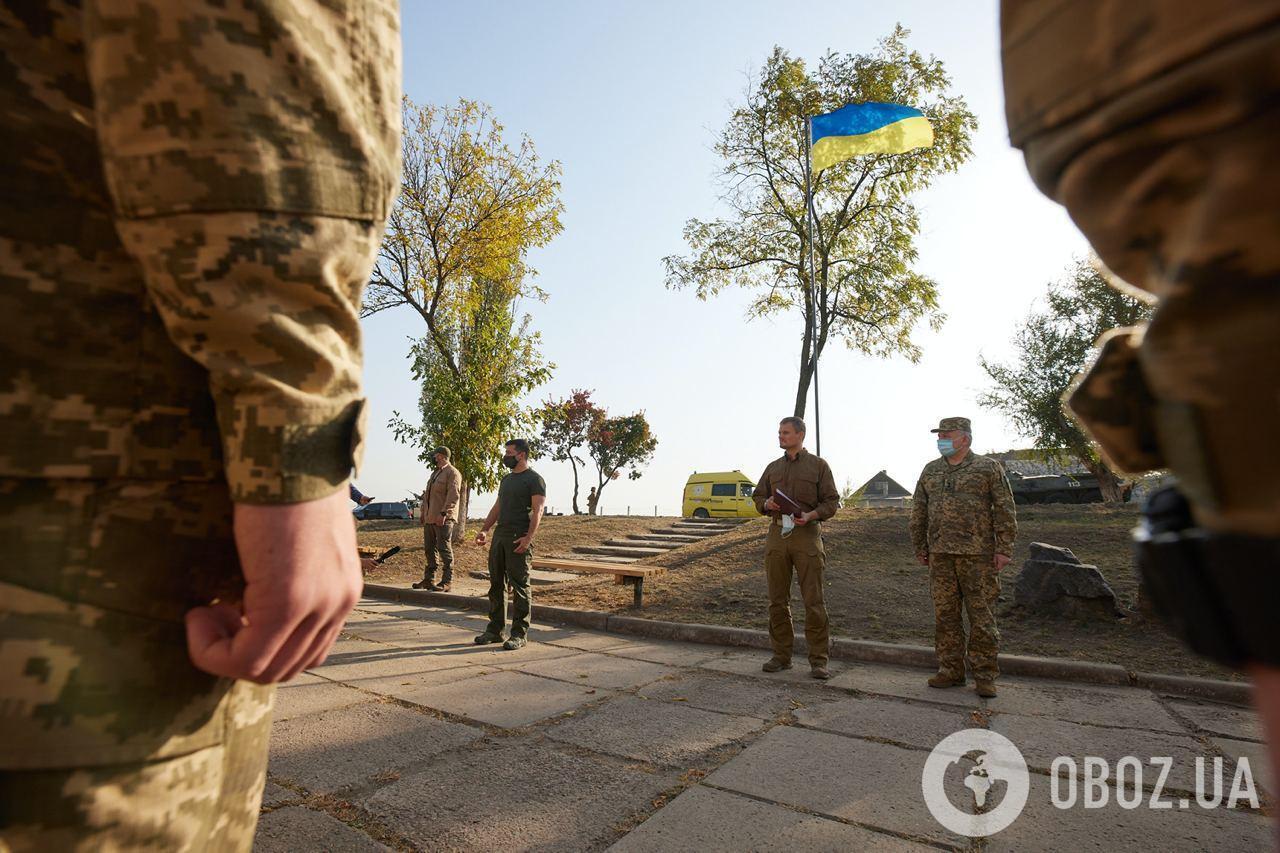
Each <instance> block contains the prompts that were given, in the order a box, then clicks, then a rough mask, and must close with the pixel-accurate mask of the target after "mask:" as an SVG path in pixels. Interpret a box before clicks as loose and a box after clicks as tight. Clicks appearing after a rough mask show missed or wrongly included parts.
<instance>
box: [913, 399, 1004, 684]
mask: <svg viewBox="0 0 1280 853" xmlns="http://www.w3.org/2000/svg"><path fill="white" fill-rule="evenodd" d="M932 432H934V433H936V434H937V436H938V453H939V457H938V458H937V459H935V460H933V461H932V462H930V463H929V464H928V465H925V466H924V471H923V472H922V473H921V474H920V480H919V482H917V483H916V491H915V496H914V497H913V498H912V505H911V542H912V545H913V547H914V548H915V552H916V559H917V560H918V561H919V562H920V564H921V565H925V566H928V567H929V590H930V593H931V594H932V596H933V611H934V648H935V651H936V652H937V655H938V672H937V674H936V675H934V676H932V677H931V678H930V679H929V686H930V687H959V686H961V685H963V684H964V683H965V674H964V668H965V661H966V659H967V661H968V664H969V669H971V670H972V671H973V677H974V681H975V684H976V690H977V692H978V695H979V696H986V697H991V696H995V695H996V686H995V682H996V678H997V677H999V675H1000V667H999V665H998V663H997V662H996V656H997V655H998V654H999V651H1000V629H999V628H998V627H997V626H996V614H995V606H996V600H997V598H998V596H999V595H1000V570H1001V569H1003V568H1004V567H1005V565H1006V564H1008V562H1009V560H1010V558H1011V556H1012V555H1013V540H1014V537H1015V536H1016V535H1017V532H1018V522H1017V518H1016V516H1015V514H1014V506H1013V492H1012V491H1010V489H1009V481H1008V479H1007V478H1006V477H1005V475H1004V468H1002V467H1001V465H1000V463H999V462H997V461H995V460H994V459H990V458H988V457H985V456H979V455H977V454H975V453H974V452H973V451H972V450H971V449H970V448H971V447H972V445H973V429H972V426H971V425H970V423H969V419H968V418H943V419H942V421H941V422H939V424H938V428H937V429H935V430H932ZM961 607H963V608H964V612H965V614H967V615H968V617H969V638H968V643H967V646H968V649H967V654H966V642H965V635H964V623H963V620H962V617H961V613H960V609H961Z"/></svg>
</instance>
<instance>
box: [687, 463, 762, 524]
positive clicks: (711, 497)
mask: <svg viewBox="0 0 1280 853" xmlns="http://www.w3.org/2000/svg"><path fill="white" fill-rule="evenodd" d="M755 487H756V484H755V483H753V482H751V480H750V479H749V478H748V477H747V475H746V474H744V473H742V472H741V471H711V472H708V473H706V474H699V473H697V472H696V471H695V472H694V473H693V474H691V475H690V476H689V482H687V483H685V484H684V508H683V509H681V510H680V513H681V514H682V515H684V516H685V517H686V518H687V517H689V516H693V517H694V518H755V517H756V516H757V515H759V514H760V513H758V512H756V505H755V502H754V501H752V500H751V492H752V491H753V490H754V489H755Z"/></svg>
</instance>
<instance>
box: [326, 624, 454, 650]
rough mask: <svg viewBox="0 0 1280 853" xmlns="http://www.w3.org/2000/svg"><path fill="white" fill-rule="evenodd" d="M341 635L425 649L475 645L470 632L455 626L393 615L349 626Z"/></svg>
mask: <svg viewBox="0 0 1280 853" xmlns="http://www.w3.org/2000/svg"><path fill="white" fill-rule="evenodd" d="M344 633H348V634H351V635H353V636H355V637H358V638H360V639H363V640H372V641H374V642H376V643H388V644H390V645H394V646H404V647H406V648H413V649H424V650H425V649H431V650H435V649H446V648H468V647H470V646H472V645H474V643H473V642H472V639H473V638H474V637H475V634H474V633H473V632H471V631H468V630H467V629H465V628H462V627H459V626H456V625H442V624H440V623H439V622H426V621H423V620H418V619H404V618H400V617H394V616H388V617H384V618H383V619H381V620H377V621H366V622H359V623H357V624H355V625H350V626H348V627H347V628H346V629H344Z"/></svg>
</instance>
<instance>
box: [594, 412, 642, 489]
mask: <svg viewBox="0 0 1280 853" xmlns="http://www.w3.org/2000/svg"><path fill="white" fill-rule="evenodd" d="M587 449H588V452H589V454H590V456H591V460H592V461H593V462H595V465H596V495H603V494H604V487H605V486H606V485H608V484H609V483H610V482H611V481H613V480H616V479H618V477H620V476H621V474H622V470H623V469H624V468H630V469H631V470H630V471H629V472H628V474H627V478H628V479H630V480H638V479H640V476H641V474H642V471H641V470H640V469H641V468H642V467H643V466H645V465H648V464H649V462H650V461H652V459H653V453H654V451H655V450H657V449H658V439H657V436H655V435H654V434H653V432H652V430H650V428H649V421H648V419H647V418H645V416H644V412H636V413H635V414H634V415H623V416H621V417H616V418H614V417H609V415H608V414H607V413H606V412H605V411H604V410H603V409H599V410H597V412H596V413H595V416H594V418H593V419H592V422H591V428H590V430H588V433H587Z"/></svg>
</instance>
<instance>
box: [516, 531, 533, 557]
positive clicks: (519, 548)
mask: <svg viewBox="0 0 1280 853" xmlns="http://www.w3.org/2000/svg"><path fill="white" fill-rule="evenodd" d="M532 544H533V537H532V536H530V535H529V534H528V533H526V534H525V535H523V536H521V537H520V538H519V539H517V540H516V541H515V546H516V547H515V552H516V553H517V554H523V553H524V552H525V551H528V550H529V546H530V545H532Z"/></svg>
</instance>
